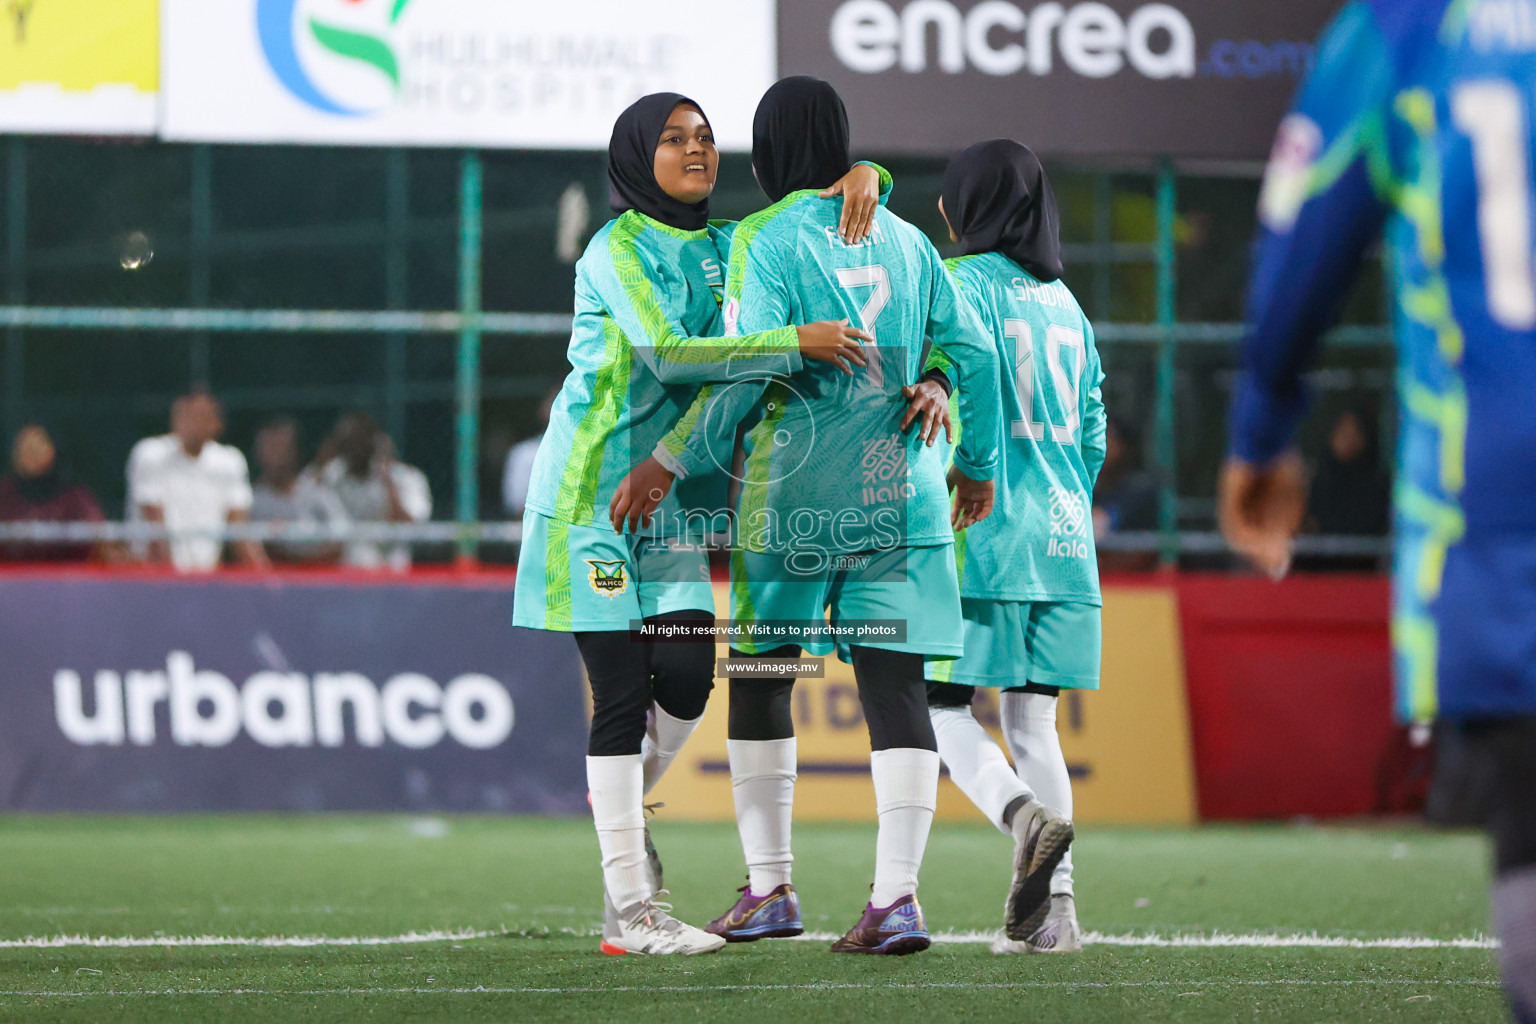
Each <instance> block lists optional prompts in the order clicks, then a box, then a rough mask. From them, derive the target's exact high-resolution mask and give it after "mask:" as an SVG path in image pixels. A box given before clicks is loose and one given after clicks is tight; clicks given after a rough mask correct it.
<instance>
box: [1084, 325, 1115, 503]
mask: <svg viewBox="0 0 1536 1024" xmlns="http://www.w3.org/2000/svg"><path fill="white" fill-rule="evenodd" d="M1083 336H1084V338H1086V339H1087V342H1088V344H1087V346H1086V347H1085V350H1086V352H1087V355H1088V367H1087V372H1086V373H1084V374H1083V382H1084V383H1085V384H1087V385H1088V387H1086V388H1085V389H1084V392H1083V397H1082V399H1081V401H1082V403H1083V408H1082V417H1083V434H1082V449H1083V465H1084V467H1086V468H1087V470H1088V490H1089V492H1090V493H1091V492H1092V491H1093V485H1094V484H1095V483H1097V482H1098V479H1099V470H1100V469H1102V468H1103V467H1104V453H1105V451H1106V450H1107V445H1106V441H1105V434H1106V432H1107V430H1108V427H1109V421H1108V417H1107V416H1106V415H1105V413H1104V391H1103V388H1104V367H1103V364H1102V363H1100V361H1099V350H1098V348H1097V346H1095V345H1094V343H1093V327H1092V325H1091V324H1089V323H1088V322H1087V321H1086V320H1085V321H1083Z"/></svg>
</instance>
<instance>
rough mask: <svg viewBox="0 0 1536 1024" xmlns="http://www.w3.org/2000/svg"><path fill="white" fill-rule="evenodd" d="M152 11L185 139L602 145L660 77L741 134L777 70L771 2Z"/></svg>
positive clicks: (295, 0)
mask: <svg viewBox="0 0 1536 1024" xmlns="http://www.w3.org/2000/svg"><path fill="white" fill-rule="evenodd" d="M45 2H46V0H45ZM162 18H163V20H164V32H163V37H162V39H163V69H162V70H163V75H164V81H165V105H164V121H163V124H162V134H163V135H164V136H165V137H166V138H168V139H175V140H183V141H203V142H292V143H319V144H342V145H357V144H361V145H391V146H393V145H406V146H482V147H523V148H535V149H538V148H549V149H600V148H604V147H606V146H607V145H608V138H609V134H610V132H611V131H612V128H613V120H614V117H615V116H616V115H617V114H618V113H619V111H621V110H622V109H623V108H624V107H625V106H627V105H628V104H629V103H631V102H632V101H633V100H635V99H636V98H637V97H639V96H641V95H644V94H645V93H649V92H657V91H661V90H670V91H673V92H681V93H685V94H687V95H689V96H692V97H693V98H694V99H696V100H698V101H699V102H700V103H701V104H702V105H703V106H704V108H705V109H706V110H708V111H709V112H710V117H711V121H712V123H713V125H714V127H715V130H716V133H717V136H718V140H719V142H720V143H721V145H723V146H725V147H728V148H736V149H746V148H748V147H749V146H750V144H751V120H752V111H753V110H754V109H755V108H756V105H757V101H758V98H759V97H760V96H761V95H762V93H763V90H764V89H766V88H767V87H768V86H769V85H770V84H772V82H773V80H774V69H775V58H774V40H775V34H774V21H773V19H774V5H773V0H729V2H728V3H703V4H701V3H690V2H684V0H646V2H644V3H640V2H636V0H559V2H554V3H530V2H519V0H216V2H215V0H163V5H162Z"/></svg>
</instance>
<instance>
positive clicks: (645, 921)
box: [603, 890, 725, 956]
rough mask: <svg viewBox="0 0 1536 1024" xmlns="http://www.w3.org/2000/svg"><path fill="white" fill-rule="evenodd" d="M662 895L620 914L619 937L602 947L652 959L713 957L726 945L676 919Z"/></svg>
mask: <svg viewBox="0 0 1536 1024" xmlns="http://www.w3.org/2000/svg"><path fill="white" fill-rule="evenodd" d="M663 891H665V890H663ZM661 895H662V893H657V894H656V896H652V897H651V898H650V899H648V900H641V901H640V902H639V903H636V904H635V905H634V906H631V907H626V908H625V909H623V910H621V911H619V912H618V913H617V914H616V915H615V924H616V925H617V934H615V935H614V937H613V938H612V939H604V941H603V945H604V946H605V947H608V946H612V947H615V948H616V949H618V950H619V952H621V953H643V954H647V955H650V956H661V955H666V954H669V953H682V954H683V955H685V956H686V955H690V954H693V953H713V952H715V951H716V950H717V949H719V948H720V947H722V946H724V945H725V938H724V936H721V935H711V934H710V933H709V932H706V931H705V930H704V929H702V928H695V927H694V926H693V925H691V924H684V923H683V922H681V921H679V920H678V919H677V918H675V917H673V916H672V914H671V910H672V905H671V904H669V903H663V902H661V901H660V900H659V899H658V898H657V897H659V896H661Z"/></svg>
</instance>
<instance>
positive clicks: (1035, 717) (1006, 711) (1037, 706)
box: [998, 692, 1072, 896]
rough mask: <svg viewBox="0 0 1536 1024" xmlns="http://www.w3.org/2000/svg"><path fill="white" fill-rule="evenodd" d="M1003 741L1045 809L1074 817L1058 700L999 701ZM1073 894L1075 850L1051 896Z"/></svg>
mask: <svg viewBox="0 0 1536 1024" xmlns="http://www.w3.org/2000/svg"><path fill="white" fill-rule="evenodd" d="M998 710H999V713H1000V715H1001V717H1002V720H1003V739H1005V740H1007V741H1008V750H1009V752H1010V753H1011V754H1013V763H1014V766H1015V767H1016V768H1017V769H1018V773H1019V778H1021V779H1023V780H1024V784H1025V785H1026V786H1028V787H1029V788H1030V789H1032V790H1034V791H1035V796H1036V797H1037V798H1038V799H1039V800H1040V802H1041V803H1043V804H1045V806H1047V807H1050V808H1053V809H1055V810H1058V811H1060V812H1061V813H1062V814H1064V815H1066V816H1067V817H1068V818H1070V817H1072V777H1071V776H1069V775H1068V774H1067V759H1066V758H1065V757H1063V756H1062V753H1061V739H1060V737H1058V736H1057V735H1056V698H1055V697H1051V696H1048V695H1046V694H1043V693H1007V692H1004V693H1002V694H1000V695H999V698H998ZM1062 893H1066V894H1067V895H1069V896H1070V895H1071V894H1072V851H1071V850H1070V849H1068V850H1067V854H1066V856H1064V857H1062V858H1061V863H1060V864H1059V865H1057V867H1056V872H1055V874H1053V875H1051V895H1052V896H1057V895H1060V894H1062Z"/></svg>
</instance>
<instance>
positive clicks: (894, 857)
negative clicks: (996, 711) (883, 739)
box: [869, 747, 939, 907]
mask: <svg viewBox="0 0 1536 1024" xmlns="http://www.w3.org/2000/svg"><path fill="white" fill-rule="evenodd" d="M869 770H870V774H871V775H873V776H874V779H875V811H876V812H877V813H878V814H879V816H880V831H879V833H878V834H877V835H876V837H875V889H874V892H872V893H871V894H870V897H869V903H870V905H871V906H874V907H888V906H890V905H891V904H892V903H895V902H896V901H897V900H899V899H901V898H902V897H903V896H911V895H912V894H914V893H916V892H917V871H918V868H920V867H922V865H923V849H924V848H925V847H926V846H927V845H928V830H929V829H930V828H932V827H933V811H934V807H935V805H936V804H937V803H938V796H939V755H938V754H937V753H935V752H934V751H932V750H922V749H919V748H917V747H892V748H891V749H889V750H876V751H874V752H872V753H871V754H870V755H869Z"/></svg>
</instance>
